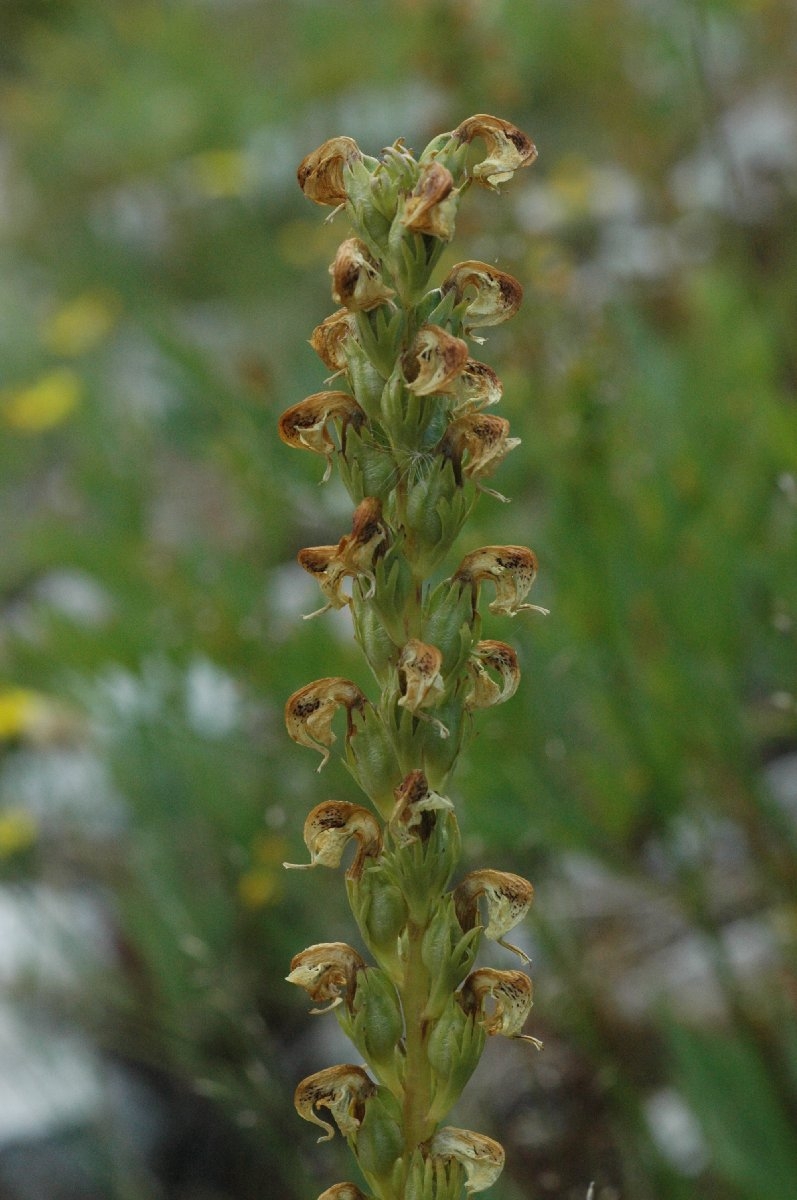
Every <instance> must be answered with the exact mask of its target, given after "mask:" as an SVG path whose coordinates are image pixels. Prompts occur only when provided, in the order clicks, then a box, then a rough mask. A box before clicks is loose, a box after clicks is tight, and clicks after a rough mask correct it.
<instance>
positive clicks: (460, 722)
mask: <svg viewBox="0 0 797 1200" xmlns="http://www.w3.org/2000/svg"><path fill="white" fill-rule="evenodd" d="M429 712H430V715H431V716H433V717H434V719H435V721H439V722H440V723H441V724H442V725H444V726H445V728H446V729H447V731H448V737H441V736H440V733H439V730H438V728H437V727H436V726H435V725H433V724H432V723H431V722H430V721H424V720H423V719H420V720H418V724H417V726H416V727H415V729H414V731H413V732H414V739H413V744H414V746H415V747H416V761H419V762H420V763H421V765H422V767H423V770H424V772H425V773H426V778H427V779H428V781H429V786H430V787H431V788H432V789H433V790H434V791H445V788H446V785H447V784H448V778H449V776H450V774H451V772H452V770H453V769H454V767H455V766H456V762H457V758H458V757H459V753H460V750H461V749H462V744H463V740H464V737H465V734H466V733H468V732H470V730H471V728H472V722H471V719H470V714H468V713H465V712H464V711H463V703H462V689H459V690H458V691H457V692H456V693H455V694H454V695H452V696H451V697H450V698H449V699H448V700H445V701H443V703H441V704H438V705H437V706H436V707H435V708H434V709H430V710H429ZM416 719H417V718H416ZM402 763H403V755H402Z"/></svg>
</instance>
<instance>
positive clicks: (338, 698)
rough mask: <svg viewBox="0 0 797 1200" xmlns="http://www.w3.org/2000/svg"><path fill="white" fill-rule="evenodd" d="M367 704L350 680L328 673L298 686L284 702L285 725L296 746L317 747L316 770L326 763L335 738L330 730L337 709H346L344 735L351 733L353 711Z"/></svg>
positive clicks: (312, 748)
mask: <svg viewBox="0 0 797 1200" xmlns="http://www.w3.org/2000/svg"><path fill="white" fill-rule="evenodd" d="M366 704H367V700H366V698H365V695H364V694H363V692H361V691H360V689H359V688H358V687H357V684H356V683H352V681H351V680H350V679H341V678H340V677H339V676H332V677H330V678H328V679H316V680H315V681H314V682H313V683H307V684H305V686H304V687H302V688H299V690H298V692H294V693H293V695H292V696H290V697H289V698H288V701H287V703H286V705H285V727H286V729H287V730H288V734H289V736H290V737H292V738H293V740H294V741H295V742H296V743H297V744H298V745H300V746H307V747H308V748H309V749H311V750H318V752H319V753H320V754H321V765H320V766H319V767H318V770H319V771H320V770H321V769H322V768H323V767H325V766H326V764H327V763H328V762H329V747H330V746H332V744H333V743H334V742H335V741H337V738H336V737H335V734H334V733H333V731H332V719H333V717H334V716H335V713H336V712H337V710H338V709H339V708H341V707H342V708H345V709H346V736H347V737H352V735H353V734H354V721H353V715H352V714H353V713H355V712H362V711H363V709H364V708H365V705H366Z"/></svg>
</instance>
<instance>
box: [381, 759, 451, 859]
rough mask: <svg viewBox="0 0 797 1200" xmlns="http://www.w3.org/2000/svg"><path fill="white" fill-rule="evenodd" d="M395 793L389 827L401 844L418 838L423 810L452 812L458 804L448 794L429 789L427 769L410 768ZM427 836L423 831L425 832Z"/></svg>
mask: <svg viewBox="0 0 797 1200" xmlns="http://www.w3.org/2000/svg"><path fill="white" fill-rule="evenodd" d="M393 795H394V796H395V797H396V807H395V808H394V809H393V812H392V813H391V815H390V820H389V822H388V829H389V830H390V832H391V834H392V836H393V840H394V841H395V842H396V844H397V845H399V846H409V845H410V843H411V842H417V841H418V836H417V832H416V831H422V829H423V814H424V813H428V812H440V811H446V812H452V811H453V808H454V805H453V804H452V803H451V801H450V800H447V799H446V797H445V796H440V795H438V794H437V792H433V791H431V790H430V789H429V783H428V780H427V778H426V776H425V775H424V773H423V771H410V773H409V775H407V776H406V777H405V778H404V779H402V781H401V783H400V784H399V785H398V787H397V788H396V790H395V791H394V793H393ZM421 840H423V832H421Z"/></svg>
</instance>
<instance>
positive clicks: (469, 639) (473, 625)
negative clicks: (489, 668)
mask: <svg viewBox="0 0 797 1200" xmlns="http://www.w3.org/2000/svg"><path fill="white" fill-rule="evenodd" d="M480 628H481V620H480V618H479V616H478V613H477V614H476V616H475V617H474V615H473V602H472V600H471V591H470V588H469V587H461V586H460V585H459V584H458V583H456V582H454V581H452V580H450V579H446V580H444V581H443V583H441V584H439V585H438V586H437V587H436V588H435V590H434V591H433V592H432V593H431V594H430V595H429V596H428V598H427V600H426V603H425V604H424V615H423V633H422V635H421V636H422V638H423V640H424V641H425V642H428V643H429V644H430V645H432V646H437V648H438V650H439V651H440V653H441V654H442V655H443V674H444V675H445V676H446V678H448V677H449V676H450V675H453V674H457V673H459V671H460V670H461V669H462V667H463V666H464V664H465V662H466V661H467V658H468V655H469V654H470V652H471V650H472V649H473V646H474V645H475V643H476V642H477V641H478V639H479V632H480Z"/></svg>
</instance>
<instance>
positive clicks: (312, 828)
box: [282, 800, 382, 879]
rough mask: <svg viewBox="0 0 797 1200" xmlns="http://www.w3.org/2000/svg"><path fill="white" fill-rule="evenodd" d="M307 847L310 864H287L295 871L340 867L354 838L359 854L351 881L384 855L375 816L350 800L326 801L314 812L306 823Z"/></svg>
mask: <svg viewBox="0 0 797 1200" xmlns="http://www.w3.org/2000/svg"><path fill="white" fill-rule="evenodd" d="M303 837H304V844H305V846H306V847H307V849H308V850H309V851H310V861H309V863H283V864H282V865H283V867H287V868H288V870H291V871H308V870H310V868H311V867H333V868H334V867H339V866H340V860H341V859H342V858H343V851H344V850H345V849H346V844H347V842H348V841H349V839H350V838H355V840H356V841H357V853H356V855H355V857H354V861H353V862H352V864H351V866H350V867H349V869H348V871H347V872H346V878H347V879H359V878H360V876H361V875H362V873H363V867H364V866H365V860H366V859H367V858H373V859H377V858H379V855H380V854H381V853H382V833H381V830H380V828H379V822H378V821H377V819H376V817H375V816H374V815H373V813H370V812H369V811H368V809H367V808H362V807H361V806H360V805H359V804H349V802H348V801H347V800H326V801H324V802H323V803H322V804H317V805H316V806H315V808H314V809H312V810H311V811H310V813H309V814H308V816H307V820H306V821H305V823H304V830H303Z"/></svg>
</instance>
